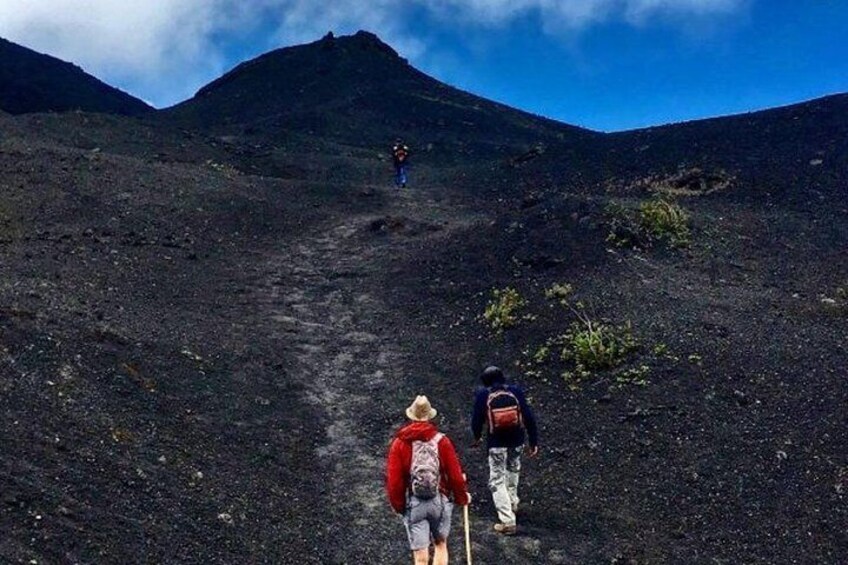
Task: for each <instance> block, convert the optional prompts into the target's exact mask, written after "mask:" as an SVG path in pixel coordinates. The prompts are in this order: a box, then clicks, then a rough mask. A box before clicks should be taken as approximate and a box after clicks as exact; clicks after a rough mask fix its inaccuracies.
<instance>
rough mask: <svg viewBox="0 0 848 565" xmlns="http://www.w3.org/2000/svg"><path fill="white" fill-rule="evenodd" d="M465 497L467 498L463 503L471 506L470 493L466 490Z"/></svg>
mask: <svg viewBox="0 0 848 565" xmlns="http://www.w3.org/2000/svg"><path fill="white" fill-rule="evenodd" d="M465 497H466V498H467V499H468V502H466V503H465V505H466V506H471V493H470V492H466V493H465Z"/></svg>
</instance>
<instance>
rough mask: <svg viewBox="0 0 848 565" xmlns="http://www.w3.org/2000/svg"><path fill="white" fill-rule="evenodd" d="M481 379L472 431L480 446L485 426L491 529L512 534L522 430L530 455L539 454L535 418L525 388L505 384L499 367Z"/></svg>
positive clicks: (475, 399)
mask: <svg viewBox="0 0 848 565" xmlns="http://www.w3.org/2000/svg"><path fill="white" fill-rule="evenodd" d="M480 380H481V381H482V382H483V386H482V387H481V388H479V389H478V390H477V392H476V394H475V397H474V412H473V414H472V416H471V432H472V433H473V434H474V445H475V446H476V445H479V444H480V441H481V438H482V437H483V426H484V425H485V426H486V430H487V434H486V445H487V447H488V451H489V490H491V491H492V499H493V500H494V503H495V508H496V509H497V511H498V520H499V522H498V523H496V524H495V525H494V530H495V531H496V532H498V533H499V534H504V535H513V534H515V532H516V522H515V513H516V511H517V510H518V501H519V499H518V474H519V472H520V471H521V452H522V451H523V450H524V440H525V430H526V435H527V436H528V437H529V440H530V441H529V443H530V451H529V455H530V457H535V456H536V455H537V454H538V453H539V435H538V429H537V426H536V417H535V416H534V415H533V410H532V409H531V408H530V405H529V404H528V403H527V399H526V398H525V396H524V391H523V390H521V388H520V387H518V386H517V385H512V384H507V383H506V377H505V376H504V373H503V371H501V370H500V369H499V368H498V367H494V366H491V367H487V368H486V370H484V371H483V374H482V375H481V376H480Z"/></svg>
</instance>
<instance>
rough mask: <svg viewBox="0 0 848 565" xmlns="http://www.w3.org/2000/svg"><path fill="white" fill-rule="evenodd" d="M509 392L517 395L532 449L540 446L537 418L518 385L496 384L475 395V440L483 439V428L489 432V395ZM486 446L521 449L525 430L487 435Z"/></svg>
mask: <svg viewBox="0 0 848 565" xmlns="http://www.w3.org/2000/svg"><path fill="white" fill-rule="evenodd" d="M504 389H505V390H508V391H509V392H511V393H512V394H514V395H515V398H517V399H518V403H519V404H520V405H521V417H522V418H523V420H524V428H526V429H527V435H528V436H530V447H535V446H537V445H539V432H538V429H537V427H536V417H535V416H534V415H533V410H531V409H530V405H529V404H527V399H526V398H525V397H524V391H523V390H521V387H519V386H517V385H510V384H494V385H492V386H491V387H489V388H485V387H480V388H479V389H477V392H476V393H475V395H474V412H473V413H472V414H471V433H473V434H474V439H480V438H481V437H483V428H484V427H485V428H486V429H487V430H488V428H489V427H488V425H487V422H486V420H487V418H488V409H487V406H486V401H487V400H488V399H489V393H491V392H492V391H495V390H504ZM486 436H487V437H486V446H487V447H488V448H489V449H491V448H493V447H519V446H521V445H524V429H521V428H516V429H514V430H508V431H506V432H499V433H495V434H489V433H488V432H487V434H486Z"/></svg>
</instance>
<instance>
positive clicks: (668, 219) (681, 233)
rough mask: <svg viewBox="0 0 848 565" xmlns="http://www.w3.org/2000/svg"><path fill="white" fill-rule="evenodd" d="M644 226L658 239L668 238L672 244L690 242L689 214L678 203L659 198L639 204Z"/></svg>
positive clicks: (677, 244) (640, 218)
mask: <svg viewBox="0 0 848 565" xmlns="http://www.w3.org/2000/svg"><path fill="white" fill-rule="evenodd" d="M639 220H640V222H641V225H642V227H643V228H644V229H645V230H647V231H648V233H650V234H651V235H652V236H653V237H655V238H657V239H668V240H669V241H670V242H671V244H672V245H675V246H679V247H682V246H685V245H688V244H689V214H688V213H687V212H686V210H684V209H683V208H682V207H681V206H679V205H678V204H675V203H674V202H671V201H669V200H666V199H664V198H658V199H655V200H649V201H647V202H643V203H642V204H640V205H639Z"/></svg>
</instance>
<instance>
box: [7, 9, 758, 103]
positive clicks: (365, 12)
mask: <svg viewBox="0 0 848 565" xmlns="http://www.w3.org/2000/svg"><path fill="white" fill-rule="evenodd" d="M745 1H750V0H403V1H400V0H371V1H369V2H362V1H361V0H323V1H321V0H251V1H250V2H245V1H243V0H145V1H144V2H125V1H123V0H27V1H26V2H21V0H0V36H2V37H5V38H7V39H10V40H11V41H15V42H18V43H21V44H23V45H26V46H28V47H30V48H33V49H36V50H38V51H42V52H46V53H49V54H51V55H54V56H56V57H59V58H62V59H65V60H69V61H72V62H74V63H77V64H79V65H81V66H82V67H83V68H85V70H87V71H89V72H91V73H93V74H95V75H96V76H98V77H100V78H103V79H105V80H107V81H109V82H112V83H114V84H117V85H119V86H121V87H123V88H125V89H129V90H131V91H132V92H133V93H135V94H136V95H139V96H142V97H144V98H147V99H150V100H151V101H152V102H153V103H154V104H156V105H160V106H161V105H163V104H165V103H173V102H177V101H178V100H180V99H183V98H186V97H188V96H190V95H191V94H192V92H193V90H194V89H195V88H196V87H197V86H199V85H201V84H202V83H204V82H206V81H208V80H209V79H211V78H214V77H215V76H217V75H219V74H220V73H221V72H223V71H224V70H226V68H227V67H228V66H231V65H232V64H234V63H236V62H238V61H230V60H229V59H228V53H227V51H226V48H225V47H224V45H225V44H226V43H227V41H230V42H236V41H238V40H239V39H242V40H244V41H246V42H252V44H254V45H255V49H256V53H254V54H258V53H259V52H261V51H264V50H266V49H268V48H271V47H274V46H278V45H281V44H292V43H300V42H304V41H310V40H314V39H317V38H319V37H320V36H321V35H323V34H324V33H326V32H327V31H328V30H334V31H336V32H338V33H349V32H352V31H355V30H357V29H367V30H369V31H373V32H375V33H377V34H378V35H380V36H381V37H382V38H383V39H385V40H386V41H388V42H389V43H391V44H392V45H393V46H394V47H395V48H397V49H398V50H399V51H400V52H401V53H402V54H403V55H404V56H406V57H408V58H410V59H413V61H414V60H415V59H416V57H418V56H420V55H422V54H423V53H425V52H426V51H427V49H428V47H429V46H428V44H427V43H426V39H425V38H424V37H419V36H418V35H416V33H415V29H414V28H413V27H412V26H411V25H410V22H409V19H410V17H411V14H417V15H418V16H422V15H423V16H426V17H429V18H432V20H433V22H435V23H436V24H437V25H438V24H439V23H441V25H444V26H451V27H456V26H458V25H460V26H470V27H477V28H487V27H492V26H506V25H509V24H510V22H512V21H514V20H515V19H517V18H527V17H531V18H535V19H536V20H537V21H538V22H539V25H540V26H541V28H542V29H544V30H545V31H547V32H549V33H565V32H572V33H573V32H575V31H577V30H580V29H582V28H585V27H587V26H591V25H593V24H598V23H602V22H607V21H623V22H626V23H629V24H632V25H647V24H649V23H650V22H651V21H652V20H653V19H655V18H656V19H665V18H669V17H675V16H683V17H706V16H711V15H719V14H727V13H731V12H732V11H733V10H735V9H737V8H738V7H739V6H740V5H741V4H743V3H744V2H745ZM257 37H261V38H263V39H261V40H260V41H258V42H257Z"/></svg>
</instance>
